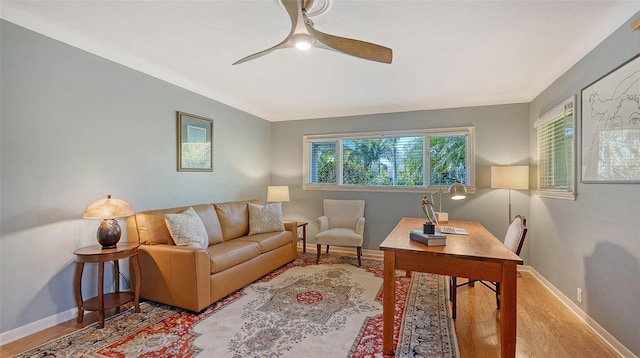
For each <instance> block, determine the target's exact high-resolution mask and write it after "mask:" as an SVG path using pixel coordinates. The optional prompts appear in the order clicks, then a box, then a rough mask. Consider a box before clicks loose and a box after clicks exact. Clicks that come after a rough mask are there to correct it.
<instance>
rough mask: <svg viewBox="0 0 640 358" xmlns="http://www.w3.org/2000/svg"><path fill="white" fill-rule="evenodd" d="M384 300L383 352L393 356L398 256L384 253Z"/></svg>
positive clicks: (390, 252)
mask: <svg viewBox="0 0 640 358" xmlns="http://www.w3.org/2000/svg"><path fill="white" fill-rule="evenodd" d="M383 271H384V277H383V291H382V292H383V300H382V352H383V354H385V355H393V354H394V353H393V316H394V313H395V312H394V311H395V306H396V302H395V301H396V254H395V253H394V252H392V251H385V252H384V269H383Z"/></svg>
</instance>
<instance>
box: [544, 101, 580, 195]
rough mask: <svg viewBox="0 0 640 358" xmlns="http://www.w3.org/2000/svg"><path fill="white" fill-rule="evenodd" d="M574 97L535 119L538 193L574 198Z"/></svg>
mask: <svg viewBox="0 0 640 358" xmlns="http://www.w3.org/2000/svg"><path fill="white" fill-rule="evenodd" d="M574 108H575V98H574V97H571V98H569V99H568V100H566V101H564V102H563V103H562V104H560V105H559V106H557V107H555V108H554V109H552V110H550V111H549V112H547V113H545V114H544V115H542V116H541V117H540V118H538V120H537V121H536V122H535V124H534V127H535V128H536V129H537V133H538V160H539V164H538V194H539V195H541V196H547V197H553V198H561V199H572V200H575V197H576V196H575V162H576V159H575V158H576V156H575V116H574Z"/></svg>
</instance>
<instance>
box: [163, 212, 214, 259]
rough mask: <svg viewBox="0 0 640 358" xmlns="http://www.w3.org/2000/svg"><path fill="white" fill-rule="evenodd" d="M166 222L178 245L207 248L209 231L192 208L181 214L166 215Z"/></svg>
mask: <svg viewBox="0 0 640 358" xmlns="http://www.w3.org/2000/svg"><path fill="white" fill-rule="evenodd" d="M164 221H165V223H166V224H167V228H168V229H169V233H170V234H171V238H173V241H174V242H175V243H176V245H178V246H191V247H196V248H199V249H206V248H207V246H208V243H209V237H208V235H207V229H205V227H204V223H203V222H202V219H200V217H199V216H198V214H197V213H196V211H195V210H193V208H192V207H190V208H189V209H187V210H185V211H183V212H182V213H180V214H165V215H164Z"/></svg>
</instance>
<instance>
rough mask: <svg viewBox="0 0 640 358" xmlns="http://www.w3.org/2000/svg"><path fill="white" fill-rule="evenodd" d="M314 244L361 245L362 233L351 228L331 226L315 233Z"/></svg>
mask: <svg viewBox="0 0 640 358" xmlns="http://www.w3.org/2000/svg"><path fill="white" fill-rule="evenodd" d="M316 244H319V245H337V246H362V234H358V233H356V232H355V230H353V229H347V228H333V229H329V230H327V231H323V232H321V233H318V235H316Z"/></svg>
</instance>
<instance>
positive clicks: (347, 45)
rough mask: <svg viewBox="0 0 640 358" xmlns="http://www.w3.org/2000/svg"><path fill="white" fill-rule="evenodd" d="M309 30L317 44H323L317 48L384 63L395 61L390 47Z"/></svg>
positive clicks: (309, 27)
mask: <svg viewBox="0 0 640 358" xmlns="http://www.w3.org/2000/svg"><path fill="white" fill-rule="evenodd" d="M307 30H308V31H309V33H310V34H311V36H313V38H314V39H315V40H316V41H317V42H320V43H321V45H315V46H316V47H319V48H324V49H328V50H333V51H338V52H342V53H345V54H347V55H351V56H355V57H360V58H363V59H365V60H370V61H376V62H382V63H391V61H392V59H393V50H391V49H390V48H388V47H384V46H380V45H376V44H373V43H371V42H366V41H360V40H354V39H349V38H346V37H340V36H334V35H329V34H325V33H324V32H321V31H318V30H316V29H314V28H313V27H311V26H307Z"/></svg>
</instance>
